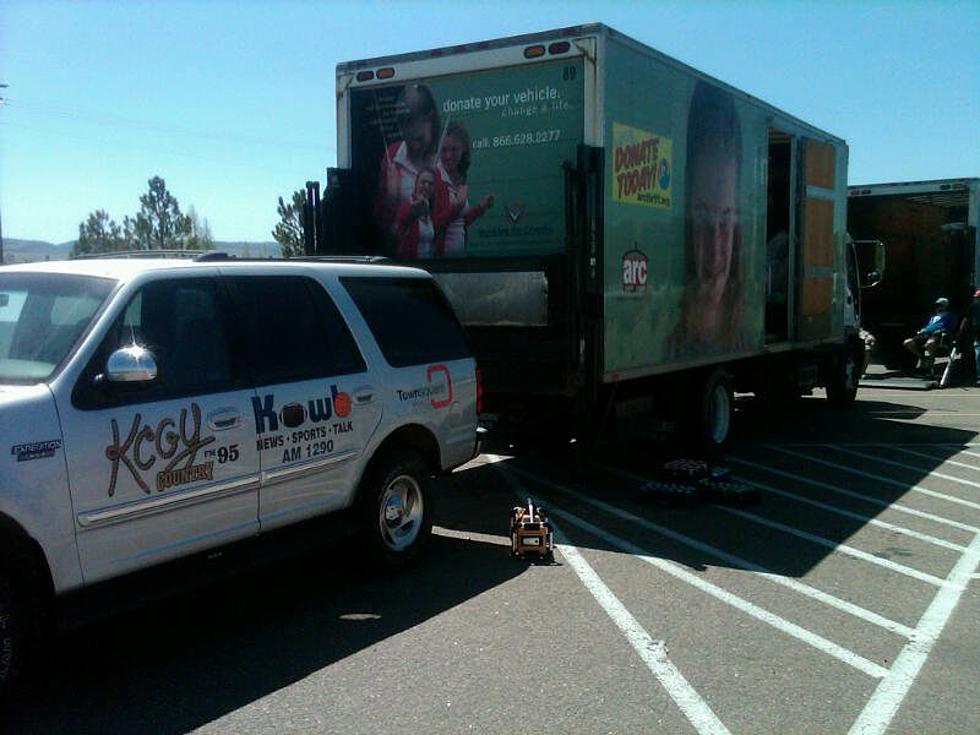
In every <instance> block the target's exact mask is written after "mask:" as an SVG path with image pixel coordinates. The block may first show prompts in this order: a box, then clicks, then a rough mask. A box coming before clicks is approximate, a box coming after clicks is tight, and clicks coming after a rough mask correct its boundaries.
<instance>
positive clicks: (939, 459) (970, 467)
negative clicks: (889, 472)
mask: <svg viewBox="0 0 980 735" xmlns="http://www.w3.org/2000/svg"><path fill="white" fill-rule="evenodd" d="M878 446H880V447H881V448H882V449H892V450H894V451H896V452H904V453H905V454H911V455H912V456H913V457H922V458H924V459H931V460H933V461H937V462H941V463H942V464H948V465H953V466H954V467H963V468H964V469H968V470H973V471H974V472H980V467H977V466H976V465H975V464H967V463H966V462H957V461H956V460H954V459H948V458H947V457H937V456H936V455H935V454H926V453H925V452H916V451H915V450H914V449H906V448H905V447H893V446H891V445H888V444H879V445H878ZM961 454H970V453H969V452H961ZM956 456H959V455H956ZM974 456H980V455H974Z"/></svg>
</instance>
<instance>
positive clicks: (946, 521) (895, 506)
mask: <svg viewBox="0 0 980 735" xmlns="http://www.w3.org/2000/svg"><path fill="white" fill-rule="evenodd" d="M729 462H731V463H733V464H741V465H745V466H746V467H752V468H754V469H758V470H762V471H764V472H770V473H772V474H774V475H779V476H780V477H785V478H787V479H790V480H796V481H798V482H804V483H806V484H808V485H813V486H814V487H819V488H823V489H824V490H829V491H830V492H832V493H837V494H838V495H844V496H846V497H848V498H854V499H855V500H863V501H864V502H866V503H870V504H872V505H877V506H879V507H881V508H890V509H892V510H895V511H898V512H899V513H905V514H907V515H911V516H915V517H917V518H924V519H926V520H930V521H934V522H935V523H941V524H942V525H944V526H950V527H951V528H958V529H959V530H961V531H969V532H970V533H980V528H977V527H976V526H971V525H969V524H967V523H960V522H959V521H954V520H953V519H951V518H945V517H943V516H937V515H935V514H934V513H927V512H926V511H924V510H917V509H915V508H910V507H908V506H907V505H902V504H901V503H889V502H888V501H887V500H881V499H880V498H875V497H872V496H870V495H865V494H864V493H858V492H854V491H853V490H848V489H846V488H842V487H836V486H835V485H831V484H829V483H826V482H821V481H820V480H814V479H813V478H810V477H805V476H803V475H797V474H794V473H792V472H786V471H785V470H777V469H776V468H774V467H768V466H766V465H764V464H758V463H756V462H749V461H747V460H744V459H734V458H732V459H729Z"/></svg>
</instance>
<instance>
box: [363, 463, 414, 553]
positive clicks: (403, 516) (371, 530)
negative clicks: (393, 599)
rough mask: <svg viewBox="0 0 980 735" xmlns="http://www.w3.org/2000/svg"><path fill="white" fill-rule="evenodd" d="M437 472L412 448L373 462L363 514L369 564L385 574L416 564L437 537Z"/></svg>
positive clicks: (364, 542)
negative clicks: (433, 482)
mask: <svg viewBox="0 0 980 735" xmlns="http://www.w3.org/2000/svg"><path fill="white" fill-rule="evenodd" d="M430 475H431V473H430V472H429V468H428V467H427V466H426V465H425V463H424V462H423V461H422V459H421V458H420V457H419V456H418V455H417V454H415V453H414V452H411V451H408V450H395V451H392V452H390V453H388V454H385V455H383V456H382V457H380V458H379V459H378V461H377V462H375V463H374V464H373V466H372V467H371V469H370V470H369V472H368V475H367V476H366V477H365V480H364V484H363V485H362V488H361V495H360V498H359V501H358V503H359V508H358V514H359V515H360V520H361V522H362V524H363V532H362V533H363V535H362V539H361V541H362V547H363V549H364V551H365V553H366V555H367V561H368V562H369V563H370V564H371V565H372V566H373V567H375V568H376V569H378V570H380V571H398V570H401V569H404V568H405V567H407V566H409V565H411V564H412V563H413V562H415V561H416V560H417V559H418V557H419V554H421V553H422V549H423V548H424V547H425V545H426V544H427V543H428V540H429V537H430V536H431V534H432V498H431V495H430V494H429V492H428V480H429V477H430Z"/></svg>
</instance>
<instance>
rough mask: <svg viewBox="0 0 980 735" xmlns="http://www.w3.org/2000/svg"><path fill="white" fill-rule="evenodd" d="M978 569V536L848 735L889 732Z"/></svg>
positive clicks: (979, 541) (979, 547) (921, 619)
mask: <svg viewBox="0 0 980 735" xmlns="http://www.w3.org/2000/svg"><path fill="white" fill-rule="evenodd" d="M978 566H980V535H977V536H976V537H975V538H974V539H973V542H972V543H971V544H970V546H969V547H968V548H967V550H966V552H965V553H964V554H963V556H962V557H960V560H959V561H958V562H957V563H956V566H955V567H953V570H952V571H951V572H950V573H949V576H948V577H947V578H946V579H947V583H948V584H947V585H946V586H944V587H943V588H942V589H940V590H939V592H938V593H937V594H936V596H935V597H934V598H933V601H932V603H931V604H930V605H929V607H928V608H927V609H926V611H925V612H924V613H923V614H922V617H921V618H920V619H919V624H918V625H917V626H916V630H915V636H914V638H913V639H912V640H911V641H910V642H908V643H906V644H905V646H903V647H902V651H901V653H899V655H898V658H896V659H895V663H894V664H893V665H892V667H891V670H890V671H889V672H888V674H887V675H886V676H885V678H884V679H882V681H881V683H879V684H878V687H877V688H876V689H875V692H874V694H873V695H872V696H871V699H870V700H869V701H868V703H867V704H866V705H865V707H864V710H863V711H862V712H861V714H860V715H859V716H858V719H857V721H856V722H855V723H854V725H853V726H852V727H851V730H850V733H851V735H877V734H878V733H883V732H885V730H887V729H888V726H889V724H891V721H892V719H893V718H894V717H895V713H896V712H898V708H899V707H900V706H901V704H902V701H903V700H904V699H905V696H906V695H907V694H908V692H909V689H911V688H912V684H913V683H914V682H915V678H916V676H917V675H918V674H919V671H920V670H921V669H922V665H923V664H924V663H925V662H926V659H927V658H928V656H929V653H930V652H931V651H932V647H933V645H935V643H936V641H937V640H938V639H939V636H940V635H941V634H942V632H943V628H945V627H946V623H947V621H948V620H949V618H950V616H951V615H952V614H953V610H954V609H955V608H956V605H957V603H958V602H959V600H960V596H961V595H962V594H963V591H964V590H965V589H966V586H967V584H968V582H969V579H970V577H971V576H973V575H974V574H975V573H976V570H977V567H978Z"/></svg>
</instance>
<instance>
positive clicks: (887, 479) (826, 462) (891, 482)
mask: <svg viewBox="0 0 980 735" xmlns="http://www.w3.org/2000/svg"><path fill="white" fill-rule="evenodd" d="M770 448H771V449H774V450H776V451H777V452H782V453H783V454H790V455H792V456H794V457H802V458H803V459H805V460H807V461H809V462H813V463H814V464H819V465H824V466H826V467H832V468H833V469H836V470H841V471H842V472H850V473H851V474H852V475H860V476H861V477H867V478H868V479H870V480H874V481H876V482H880V483H882V484H885V485H891V486H893V487H899V488H902V489H903V490H910V491H912V492H917V493H921V494H923V495H928V496H930V497H933V498H938V499H939V500H945V501H947V502H949V503H956V504H957V505H964V506H966V507H967V508H975V509H976V510H980V503H971V502H970V501H969V500H963V498H957V497H954V496H953V495H946V494H945V493H937V492H935V491H933V490H929V489H928V488H924V487H919V486H918V485H909V484H908V483H907V482H902V481H901V480H895V479H893V478H891V477H884V476H882V475H876V474H874V473H873V472H865V471H864V470H859V469H857V468H856V467H850V466H849V465H846V464H840V463H838V462H831V461H829V460H826V459H817V458H816V457H812V456H810V455H809V454H805V453H804V452H795V451H793V450H791V449H780V448H779V447H770ZM834 448H835V449H837V450H838V451H841V452H847V453H849V454H857V453H856V452H852V451H851V450H849V449H844V448H842V447H834ZM858 456H864V457H867V458H868V459H874V460H877V461H883V460H878V459H877V458H876V457H874V456H873V455H870V454H867V455H861V454H859V455H858Z"/></svg>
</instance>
